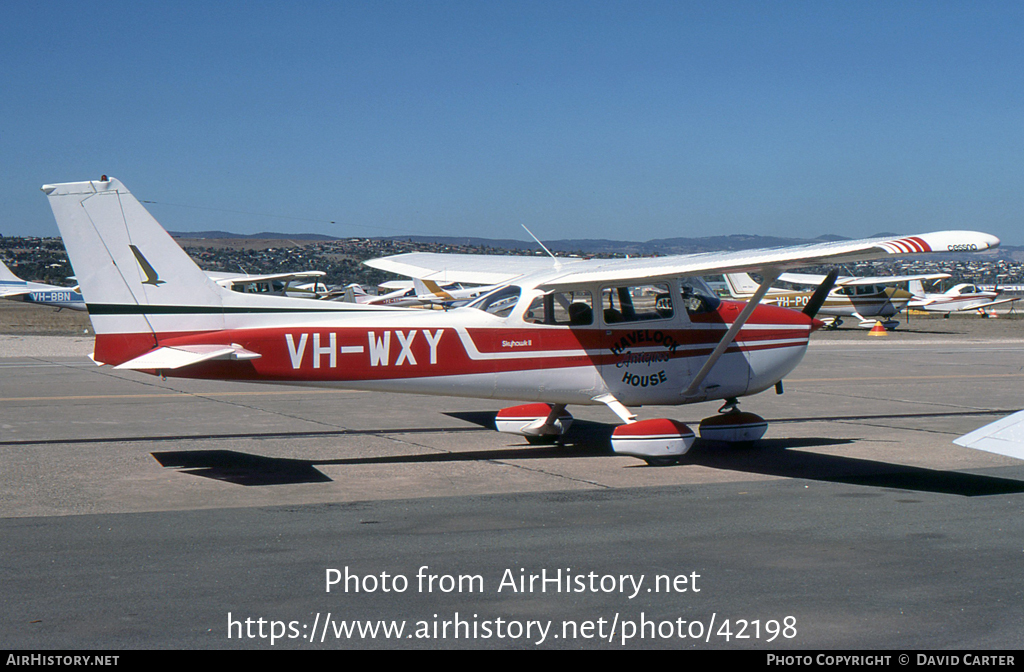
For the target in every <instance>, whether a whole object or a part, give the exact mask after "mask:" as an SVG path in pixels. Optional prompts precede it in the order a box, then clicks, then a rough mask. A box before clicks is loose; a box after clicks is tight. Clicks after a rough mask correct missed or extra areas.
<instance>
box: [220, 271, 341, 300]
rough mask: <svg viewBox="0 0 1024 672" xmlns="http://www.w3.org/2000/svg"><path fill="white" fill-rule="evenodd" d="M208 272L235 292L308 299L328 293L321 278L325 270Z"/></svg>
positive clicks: (223, 285) (222, 285)
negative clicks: (266, 272)
mask: <svg viewBox="0 0 1024 672" xmlns="http://www.w3.org/2000/svg"><path fill="white" fill-rule="evenodd" d="M206 274H207V275H208V276H210V278H211V279H212V280H213V281H214V282H216V283H217V284H218V285H220V286H221V287H224V288H225V289H230V290H231V291H233V292H243V293H247V294H277V295H279V296H295V297H300V298H308V299H319V298H322V297H323V296H325V295H326V294H327V286H326V285H325V284H324V283H322V282H320V278H322V277H324V276H325V275H327V274H326V273H325V272H324V271H300V272H298V273H269V274H266V275H250V274H248V273H223V272H221V271H207V272H206Z"/></svg>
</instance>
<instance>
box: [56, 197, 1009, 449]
mask: <svg viewBox="0 0 1024 672" xmlns="http://www.w3.org/2000/svg"><path fill="white" fill-rule="evenodd" d="M42 189H43V191H44V193H46V194H47V196H48V200H49V203H50V206H51V207H52V209H53V213H54V216H55V218H56V220H57V224H58V226H59V228H60V230H61V234H62V236H63V238H64V244H65V247H66V248H67V250H68V254H69V256H70V258H71V263H72V265H73V266H74V268H75V270H76V272H77V276H78V279H79V281H80V282H81V283H82V292H83V295H84V296H85V299H86V302H87V304H88V306H89V312H90V317H91V319H92V323H93V328H94V331H95V332H96V341H95V351H94V353H93V358H94V360H95V361H96V362H97V363H100V364H109V365H113V366H115V367H117V368H121V369H134V370H141V371H146V372H149V373H153V374H158V375H167V376H182V377H191V378H216V379H231V380H244V381H257V382H276V383H292V384H302V385H317V386H330V387H345V388H355V389H365V390H378V391H390V392H410V393H420V394H434V395H445V396H465V397H478V398H493V399H509V400H516V401H520V402H527V403H523V404H521V405H518V406H514V407H511V408H506V409H504V410H502V411H500V412H499V413H498V415H497V418H496V425H497V428H498V429H499V430H501V431H506V432H511V433H514V434H518V435H522V436H526V437H527V438H528V439H530V440H532V441H536V440H539V439H544V438H553V437H557V436H559V435H562V434H564V432H565V431H566V430H567V429H568V428H569V426H570V424H571V422H572V416H571V415H570V414H569V413H568V412H567V411H566V406H567V405H569V404H590V405H600V404H603V405H605V406H607V407H608V408H609V409H610V410H611V411H613V412H614V414H615V415H616V416H618V417H619V418H620V419H621V420H622V421H623V423H624V424H622V425H620V426H618V427H616V429H615V430H614V432H613V434H612V437H611V438H612V448H613V450H614V451H616V452H617V453H622V454H628V455H634V456H637V457H640V458H642V459H644V460H647V461H650V462H660V461H672V460H675V459H677V458H678V456H679V455H682V454H683V453H685V452H686V451H687V450H688V449H689V447H690V445H691V444H692V443H693V441H694V436H695V434H694V432H693V430H691V429H690V428H689V427H687V426H686V425H685V424H683V423H681V422H678V421H676V420H672V419H667V418H656V419H645V420H638V419H637V417H636V415H635V414H634V413H633V412H632V411H631V410H630V409H629V407H630V406H634V407H635V406H641V405H678V404H686V403H694V402H701V401H708V400H715V399H721V400H725V402H726V403H725V405H724V406H723V409H722V410H727V411H728V412H726V413H722V414H719V415H717V416H713V417H711V418H708V419H706V420H705V421H704V422H702V423H701V426H700V433H701V435H702V437H704V438H716V439H723V440H755V439H758V438H760V437H761V436H762V435H763V433H764V431H765V429H766V427H767V423H766V422H765V420H764V419H763V418H760V417H758V416H756V415H754V414H752V413H741V412H739V411H738V409H737V408H736V406H737V404H738V398H739V397H741V396H745V395H751V394H756V393H758V392H761V391H764V390H767V389H771V388H772V387H773V386H774V387H776V390H777V391H779V392H781V381H782V379H783V378H785V377H786V376H787V375H788V374H789V372H790V371H792V370H793V369H794V368H795V367H796V366H797V364H798V363H799V362H800V360H801V359H802V357H803V355H804V352H805V351H806V349H807V342H808V338H809V336H810V333H811V331H812V330H813V329H814V328H815V327H816V326H818V325H820V322H816V321H815V319H814V318H813V312H814V310H813V308H814V306H813V304H812V306H811V308H812V309H810V310H808V312H807V313H806V314H805V313H802V312H797V311H793V310H789V309H786V308H780V307H778V306H771V305H759V302H760V300H761V298H762V297H763V295H764V294H765V293H766V292H767V291H768V289H769V288H770V287H771V283H772V282H774V281H775V279H776V278H777V277H778V276H779V274H780V273H781V272H783V271H784V270H788V269H791V268H797V267H801V266H807V265H812V264H823V263H831V262H834V263H847V262H854V261H860V260H867V259H875V258H884V257H890V256H905V255H907V254H912V253H916V252H940V251H945V250H954V249H955V250H958V251H959V250H961V249H962V248H964V247H965V246H971V249H977V250H985V249H990V248H993V247H996V246H997V245H998V244H999V240H998V239H997V238H995V237H993V236H990V235H987V234H984V233H976V232H970V231H940V232H936V233H926V234H922V235H920V236H911V237H903V238H876V239H867V240H854V241H841V242H830V243H820V244H812V245H805V246H796V247H789V248H777V249H771V250H744V251H742V252H729V253H720V254H698V255H683V256H667V257H658V258H640V259H614V260H604V259H594V260H580V259H544V258H536V257H534V258H525V257H500V256H486V255H438V254H425V253H410V254H405V255H398V256H396V257H391V258H388V259H384V260H377V261H376V262H375V264H376V265H377V266H378V267H384V266H388V267H391V268H390V270H397V269H399V268H401V269H405V270H404V271H398V272H401V273H403V274H404V275H406V276H410V277H421V278H422V277H427V276H429V275H431V274H439V273H441V272H443V271H444V270H445V269H451V270H448V273H449V277H450V278H451V279H452V280H454V281H458V282H462V281H465V282H480V283H482V284H500V285H501V286H500V287H499V288H498V289H495V290H493V291H491V292H489V293H487V294H485V295H483V296H481V297H480V298H478V299H476V300H475V301H474V302H472V303H471V304H469V305H468V306H465V307H460V308H455V309H453V310H449V311H436V310H417V309H411V308H395V307H390V306H366V305H360V304H352V303H341V302H332V301H305V300H301V299H293V298H289V297H278V296H264V295H259V294H240V293H237V292H230V291H226V290H225V289H224V288H222V287H220V286H219V285H217V284H216V283H215V282H213V281H212V280H210V278H208V277H207V276H206V274H205V273H203V272H202V271H201V270H200V269H199V268H198V267H197V266H196V265H195V264H194V263H193V262H192V260H191V259H190V258H189V257H188V255H187V254H185V252H184V251H183V250H182V249H181V248H180V247H178V245H177V244H176V243H175V242H174V240H173V239H172V238H171V237H170V236H168V235H167V233H166V232H165V231H164V230H163V228H161V227H160V225H159V224H158V223H157V222H156V220H155V219H153V217H152V216H151V215H150V214H149V213H148V212H147V211H146V209H145V208H144V207H143V206H142V205H141V204H140V203H139V202H138V200H136V199H135V197H134V196H132V194H131V193H129V191H128V190H127V189H126V188H125V187H124V185H123V184H121V182H119V181H118V180H115V179H105V180H101V181H90V182H76V183H67V184H51V185H45V186H43V188H42ZM908 248H909V249H908ZM136 252H137V254H136ZM405 271H411V272H405ZM751 271H756V272H760V273H761V274H763V276H764V281H763V282H762V283H761V285H760V286H759V288H758V291H757V292H756V294H755V295H754V297H752V299H751V300H750V301H749V302H747V303H741V302H736V301H720V300H719V299H717V298H716V297H715V296H713V295H712V294H711V293H710V292H709V291H708V290H707V288H706V285H705V284H704V283H703V282H702V281H701V280H700V279H699V277H698V276H702V275H710V274H722V273H737V272H751ZM453 272H454V275H460V276H463V277H454V275H453ZM470 276H472V277H475V278H477V279H476V280H474V279H472V277H470ZM480 278H486V279H483V280H481V279H480ZM822 289H823V290H824V291H822V292H821V293H820V295H819V297H818V298H819V299H821V300H823V299H824V295H825V294H826V293H827V291H828V289H829V288H828V286H827V285H826V286H824V287H823V288H822Z"/></svg>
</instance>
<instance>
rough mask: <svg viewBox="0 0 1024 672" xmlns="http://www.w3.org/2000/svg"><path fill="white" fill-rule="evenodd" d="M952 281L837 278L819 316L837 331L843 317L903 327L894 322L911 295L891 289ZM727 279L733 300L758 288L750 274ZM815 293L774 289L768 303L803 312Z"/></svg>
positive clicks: (809, 281) (794, 276)
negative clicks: (908, 284)
mask: <svg viewBox="0 0 1024 672" xmlns="http://www.w3.org/2000/svg"><path fill="white" fill-rule="evenodd" d="M948 277H949V274H948V273H928V274H923V275H890V276H876V277H863V278H858V277H853V276H842V277H837V278H836V282H835V285H836V286H835V288H834V289H833V290H832V291H831V292H829V295H828V298H827V299H825V304H824V305H823V306H822V307H821V310H820V311H819V314H820V315H823V316H829V317H822V318H821V319H822V321H823V322H825V323H826V325H827V326H829V327H833V328H834V327H838V326H839V325H840V324H842V323H843V320H842V318H843V317H853V318H855V319H857V320H858V326H861V327H864V328H870V327H873V326H874V325H875V323H876V322H882V326H884V327H885V328H886V329H894V328H896V327H897V326H899V322H898V321H896V320H894V319H892V318H893V317H894V316H895V315H897V314H898V313H899V312H900V311H901V310H903V309H904V308H905V307H906V306H907V304H908V303H910V300H911V294H910V292H908V291H906V290H903V289H899V288H897V287H890V286H888V285H894V284H899V283H903V282H909V281H912V280H918V281H920V280H937V279H942V278H948ZM724 278H725V284H726V287H727V288H728V290H729V294H730V296H732V297H733V298H736V299H749V298H750V297H751V296H753V295H754V292H755V291H756V290H757V287H758V284H757V282H755V281H754V279H753V278H751V277H750V275H748V274H747V273H729V274H726V275H725V276H724ZM778 279H779V280H781V281H783V282H789V283H792V284H795V285H811V286H818V285H820V284H821V283H822V282H823V281H824V279H825V276H824V275H814V274H810V273H783V274H781V275H780V276H779V277H778ZM812 291H813V290H805V291H800V290H790V289H778V288H774V287H773V288H771V289H770V290H768V294H767V296H766V297H765V301H766V302H771V303H774V304H775V305H777V306H783V307H784V308H802V307H803V306H805V305H806V304H807V301H808V300H809V299H810V297H811V294H812ZM879 318H881V319H879Z"/></svg>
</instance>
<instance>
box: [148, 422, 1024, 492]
mask: <svg viewBox="0 0 1024 672" xmlns="http://www.w3.org/2000/svg"><path fill="white" fill-rule="evenodd" d="M448 415H450V416H452V417H456V418H459V419H462V420H466V421H469V422H472V423H474V424H479V425H481V426H484V427H490V428H492V429H493V427H494V415H495V414H494V413H493V412H491V413H481V412H471V413H449V414H448ZM612 429H613V426H611V425H606V424H604V423H597V422H590V421H586V420H576V421H575V422H574V423H573V426H572V428H571V429H570V430H569V432H568V433H567V434H566V435H565V437H563V441H562V442H560V443H559V444H557V445H550V446H531V445H528V444H525V443H523V444H521V445H518V446H510V447H507V448H490V449H485V450H470V451H458V452H436V453H425V454H422V453H421V454H412V455H410V454H405V455H386V456H378V457H353V458H339V459H336V460H297V459H287V458H277V457H266V456H262V455H253V454H250V453H243V452H238V451H233V450H193V451H166V452H155V453H152V455H153V457H154V458H156V460H157V461H158V462H159V463H160V464H161V465H162V466H164V467H167V468H174V469H180V470H182V472H183V473H187V474H190V475H194V476H202V477H205V478H212V479H215V480H219V481H225V482H229V483H234V484H236V485H245V486H260V485H283V484H302V483H325V482H330V481H331V480H332V479H331V478H329V477H328V476H327V475H326V474H324V473H323V472H321V471H320V470H319V469H317V466H345V465H372V464H382V465H384V464H425V463H445V462H475V461H490V460H503V461H505V460H544V459H565V458H602V457H609V456H611V455H613V453H612V450H611V441H610V438H611V432H612ZM402 431H403V430H394V431H393V432H390V433H401V432H402ZM510 438H512V437H510ZM513 440H515V439H513ZM855 442H856V440H855V439H841V438H813V437H811V438H792V439H762V440H760V441H756V442H753V443H751V444H747V445H744V446H731V445H728V444H723V443H717V442H714V441H705V440H702V439H697V440H696V441H695V442H694V445H693V447H692V448H691V449H690V451H689V452H688V453H687V454H686V455H685V456H683V458H682V459H681V460H680V462H679V463H678V464H677V465H673V466H671V467H658V468H669V469H676V468H685V467H686V466H688V465H699V466H704V467H710V468H713V469H722V470H727V471H737V472H745V473H749V474H760V475H766V476H778V477H783V478H799V479H805V480H814V481H824V482H829V483H846V484H850V485H858V486H867V487H875V488H892V489H898V490H911V491H921V492H935V493H941V494H950V495H961V496H965V497H977V496H983V495H1002V494H1013V493H1022V492H1024V481H1017V480H1013V479H1006V478H999V477H993V476H984V475H978V474H966V473H961V472H955V471H938V470H934V469H925V468H921V467H912V466H905V465H898V464H890V463H887V462H878V461H874V460H865V459H860V458H852V457H844V456H841V455H823V454H819V453H814V452H808V451H804V450H799V449H800V448H813V447H816V446H839V445H844V444H852V443H855ZM794 449H796V450H794ZM637 466H638V467H640V468H646V467H645V466H644V465H643V464H640V463H639V462H638V463H637Z"/></svg>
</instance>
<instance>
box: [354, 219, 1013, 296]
mask: <svg viewBox="0 0 1024 672" xmlns="http://www.w3.org/2000/svg"><path fill="white" fill-rule="evenodd" d="M998 246H999V239H998V238H996V237H995V236H992V235H989V234H986V233H980V232H976V231H936V232H932V233H922V234H920V235H916V236H901V237H892V238H865V239H862V240H848V241H835V242H828V243H811V244H808V245H796V246H792V247H779V248H771V249H763V250H742V251H738V252H705V253H701V254H690V255H674V256H665V257H645V258H639V259H575V258H558V259H551V258H540V257H519V256H497V255H493V256H492V255H473V254H463V255H459V254H434V253H427V252H412V253H408V254H399V255H394V256H391V257H384V258H382V259H374V260H372V261H369V262H365V263H366V264H367V265H368V266H371V267H373V268H378V269H381V270H386V271H391V272H394V273H399V274H400V275H406V276H410V277H419V278H431V279H438V278H444V279H446V280H449V281H455V282H477V283H485V284H497V283H501V282H511V281H513V280H516V279H518V278H520V277H523V276H526V275H532V274H535V273H544V274H545V275H547V276H548V277H546V278H545V279H544V281H543V282H542V283H541V285H540V286H542V287H545V288H548V289H556V288H560V287H568V286H572V285H579V284H582V283H588V282H617V281H629V282H635V281H645V282H653V281H655V280H663V279H668V278H674V277H685V276H698V275H711V274H724V273H739V272H751V271H764V270H766V269H770V270H771V271H773V272H781V271H784V270H787V269H792V268H800V267H802V266H812V265H817V264H842V263H852V262H857V261H869V260H872V259H880V258H887V257H892V258H898V257H905V256H909V255H913V254H925V253H930V252H940V251H942V252H946V251H971V252H977V251H982V250H989V249H994V248H996V247H998Z"/></svg>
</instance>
